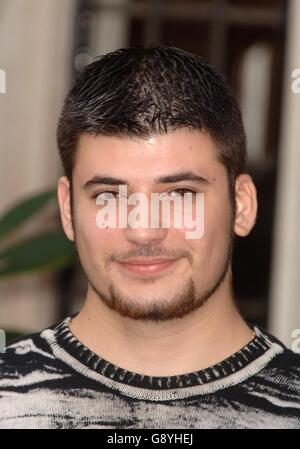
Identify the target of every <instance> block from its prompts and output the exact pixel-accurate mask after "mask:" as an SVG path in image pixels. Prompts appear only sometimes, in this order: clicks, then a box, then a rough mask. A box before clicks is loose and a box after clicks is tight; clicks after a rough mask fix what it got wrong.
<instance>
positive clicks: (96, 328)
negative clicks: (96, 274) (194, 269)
mask: <svg viewBox="0 0 300 449" xmlns="http://www.w3.org/2000/svg"><path fill="white" fill-rule="evenodd" d="M70 329H71V331H72V332H73V334H74V335H75V337H76V338H77V339H78V340H80V341H81V342H82V343H83V344H84V345H85V346H86V347H88V348H89V349H90V350H91V351H93V352H94V353H96V354H98V355H99V356H100V357H102V358H104V359H106V360H107V361H109V362H111V363H113V364H114V365H117V366H119V367H121V368H124V369H126V370H128V371H133V372H136V373H140V374H145V375H149V376H172V375H179V374H184V373H188V372H192V371H197V370H200V369H204V368H208V367H209V366H212V365H214V364H216V363H219V362H221V361H222V360H224V359H225V358H227V357H229V356H230V355H232V354H233V353H235V352H236V351H238V350H239V349H241V348H242V347H243V346H245V345H246V344H247V343H248V342H249V341H250V340H251V334H252V330H251V329H250V328H249V326H248V325H247V324H246V323H245V321H244V320H243V318H242V317H241V315H240V314H239V312H238V310H237V308H236V306H235V304H234V300H233V296H232V292H231V287H230V283H229V281H228V280H225V282H223V284H222V286H220V288H219V289H218V291H217V292H215V294H214V295H212V296H211V297H210V298H209V299H208V301H207V302H206V303H205V304H204V305H203V306H202V307H200V308H199V309H197V310H196V311H194V312H192V313H190V314H188V315H186V316H185V317H183V318H177V319H173V320H168V321H138V320H132V319H130V318H126V317H123V316H121V315H120V314H118V313H117V312H115V311H113V310H111V309H109V308H108V307H107V306H106V305H105V304H104V303H103V302H102V301H101V299H99V298H98V297H97V295H96V293H94V291H93V290H92V289H89V290H88V295H87V299H86V302H85V305H84V307H83V308H82V310H81V311H80V312H79V314H78V315H77V316H76V317H75V318H73V319H72V321H71V323H70Z"/></svg>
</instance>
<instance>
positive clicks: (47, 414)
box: [0, 316, 300, 429]
mask: <svg viewBox="0 0 300 449" xmlns="http://www.w3.org/2000/svg"><path fill="white" fill-rule="evenodd" d="M71 318H72V316H69V317H67V318H65V319H64V320H63V321H62V322H60V323H58V324H55V325H53V326H51V327H48V328H47V329H44V330H43V331H42V332H38V333H35V334H32V335H29V336H27V337H23V338H21V339H19V340H17V341H16V342H15V343H14V344H11V345H9V346H8V347H7V348H6V350H5V351H4V352H3V353H0V428H98V429H99V428H100V429H101V428H102V429H176V428H177V429H196V428H214V429H216V428H227V429H231V428H232V429H238V428H298V429H300V355H299V354H296V353H294V352H292V351H290V350H289V349H287V348H286V347H285V346H284V345H283V344H282V343H281V342H280V341H279V340H277V339H276V338H275V337H274V336H272V335H270V334H269V333H268V332H267V331H266V330H265V329H263V328H261V327H260V326H257V325H254V326H252V328H253V329H254V330H255V331H256V334H257V335H256V337H255V339H254V340H252V341H251V342H250V343H248V344H247V345H246V346H244V347H243V348H242V349H241V350H239V351H238V352H236V353H234V354H233V355H232V356H230V357H228V358H227V359H225V360H224V361H222V362H221V363H217V364H216V365H214V366H211V367H209V368H206V369H202V370H199V371H195V372H190V373H187V374H180V375H177V376H163V377H159V376H147V375H142V374H138V373H134V372H131V371H128V370H126V369H123V368H120V367H118V366H116V365H113V364H112V363H110V362H109V361H107V360H104V359H103V358H101V357H99V356H98V355H96V354H94V353H93V352H91V351H90V350H89V349H88V348H87V347H85V346H84V345H83V344H82V343H81V342H80V341H79V340H77V339H76V338H75V336H74V335H73V334H72V332H71V330H70V328H69V322H70V320H71Z"/></svg>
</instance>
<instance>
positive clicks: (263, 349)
mask: <svg viewBox="0 0 300 449" xmlns="http://www.w3.org/2000/svg"><path fill="white" fill-rule="evenodd" d="M75 315H76V314H75ZM73 316H74V315H72V316H69V317H67V318H65V319H64V320H63V321H62V322H61V323H59V324H58V325H57V326H56V327H55V328H54V329H53V336H52V342H53V343H54V345H55V346H56V347H58V348H62V349H63V350H64V353H65V354H67V355H68V356H71V358H72V360H74V361H75V362H76V361H78V362H80V366H81V367H82V366H83V367H85V371H87V370H88V369H89V370H91V371H92V372H93V373H92V374H93V377H95V373H98V374H100V375H101V376H100V378H103V379H104V380H105V379H107V381H108V382H112V381H115V382H117V383H119V384H124V387H125V386H126V385H127V386H130V387H138V388H142V389H147V390H156V391H157V390H174V389H176V390H178V389H185V388H188V389H191V387H197V386H204V385H207V384H210V383H214V384H215V383H216V382H215V381H222V380H223V381H224V380H226V379H227V378H230V379H232V375H237V376H238V374H239V373H241V372H245V368H247V367H249V368H250V369H249V373H252V374H253V373H255V371H256V368H255V363H256V361H258V360H262V359H263V360H265V361H266V363H267V362H268V361H269V360H268V359H269V358H272V357H273V356H274V355H276V354H277V353H279V352H281V351H282V350H283V348H284V346H283V345H282V344H281V343H280V342H279V341H278V340H277V339H276V338H275V337H273V336H272V335H270V334H268V333H267V332H266V331H265V330H264V329H263V328H261V327H260V326H257V325H252V324H250V323H248V324H249V326H250V327H251V328H252V329H253V330H255V332H256V337H255V338H254V339H253V340H252V341H250V342H249V343H248V344H247V345H245V346H244V347H243V348H242V349H240V350H239V351H237V352H236V353H234V354H232V355H231V356H230V357H228V358H226V359H224V360H223V361H222V362H220V363H217V364H215V365H213V366H211V367H209V368H206V369H201V370H199V371H194V372H189V373H186V374H180V375H175V376H147V375H142V374H138V373H134V372H132V371H128V370H126V369H123V368H121V367H118V366H116V365H114V364H113V363H110V362H109V361H107V360H105V359H103V358H102V357H100V356H99V355H97V354H95V353H93V352H92V351H91V350H90V349H88V348H87V347H86V346H84V345H83V344H82V343H81V342H80V341H79V340H78V339H77V338H76V337H75V336H74V334H73V333H72V331H71V329H70V327H69V323H70V321H71V319H72V318H73ZM268 352H269V353H270V357H268V356H267V353H268ZM257 366H260V367H261V366H262V363H258V365H257ZM73 367H74V363H73ZM251 367H252V368H251ZM81 371H82V369H81ZM102 376H103V377H102ZM242 377H245V376H244V375H243V376H242ZM221 383H222V384H224V382H221ZM192 390H193V389H192Z"/></svg>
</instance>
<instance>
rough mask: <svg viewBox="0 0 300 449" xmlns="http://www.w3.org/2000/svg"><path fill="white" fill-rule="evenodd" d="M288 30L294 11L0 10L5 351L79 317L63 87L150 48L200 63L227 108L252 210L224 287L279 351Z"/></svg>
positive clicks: (290, 181) (292, 51)
mask: <svg viewBox="0 0 300 449" xmlns="http://www.w3.org/2000/svg"><path fill="white" fill-rule="evenodd" d="M299 25H300V1H299V0H290V1H287V0H203V1H202V0H182V1H179V0H148V1H146V0H144V1H143V0H131V1H129V0H0V328H2V329H4V330H5V331H6V332H7V333H8V340H11V339H13V338H14V337H15V336H16V335H23V334H27V333H31V332H34V331H38V330H41V329H42V328H44V327H46V326H48V325H50V324H53V323H55V322H58V321H59V320H61V319H62V318H64V317H65V316H66V315H68V314H69V313H72V312H74V311H76V310H79V308H80V307H81V305H82V302H83V298H84V295H85V289H86V279H85V277H84V274H83V273H82V270H81V268H80V265H79V263H78V261H77V260H76V256H75V253H74V248H73V246H72V245H71V244H70V243H69V242H68V241H67V240H66V239H65V237H64V235H63V233H62V230H61V227H60V221H59V217H58V208H57V207H58V206H57V202H56V196H55V187H56V182H57V178H58V177H59V176H60V175H61V174H62V168H61V165H60V161H59V158H58V152H57V148H56V140H55V132H56V123H57V119H58V114H59V112H60V109H61V106H62V102H63V99H64V96H65V95H66V93H67V91H68V88H69V87H70V83H71V81H72V79H73V77H74V76H75V75H76V72H77V71H78V70H79V69H80V68H81V67H82V66H84V65H86V64H88V63H89V62H91V61H93V59H94V57H95V56H97V55H99V54H103V53H107V52H109V51H113V50H115V49H117V48H121V47H127V46H131V45H136V44H163V45H170V46H175V47H180V48H183V49H185V50H188V51H192V52H194V53H196V54H199V55H201V56H203V57H205V58H206V59H207V60H208V61H209V62H211V63H213V64H214V65H215V66H217V67H218V68H219V70H221V72H222V73H223V74H224V75H225V76H226V77H227V79H228V81H229V83H230V84H231V86H232V87H233V89H234V92H235V94H236V96H237V98H238V100H239V103H240V105H241V108H242V112H243V115H244V121H245V126H246V130H247V135H248V143H249V146H248V151H249V165H250V169H251V175H252V176H253V179H254V181H255V183H256V186H257V190H258V200H259V211H258V219H257V224H256V226H255V228H254V230H253V231H252V233H251V234H250V236H249V237H247V238H245V239H238V241H237V244H236V248H235V252H234V257H233V274H234V290H235V294H236V296H237V298H238V300H239V304H240V307H241V310H242V312H243V314H244V316H245V317H246V318H247V319H248V320H250V321H252V322H256V323H258V324H261V325H263V326H264V327H266V328H267V329H268V330H270V331H271V332H273V333H274V334H275V335H276V336H277V337H279V338H280V339H282V340H283V341H284V342H285V343H286V344H287V345H288V346H289V347H291V344H292V341H293V339H292V332H293V330H294V329H299V328H300V298H299V291H300V266H299V265H300V237H299V234H298V229H300V198H299V194H298V192H300V175H299V170H300V148H299V145H300V93H299V94H297V92H295V89H292V83H293V81H295V80H294V79H293V77H292V74H293V71H294V70H296V69H300V26H299ZM299 78H300V72H299ZM298 85H299V86H300V82H299V83H298ZM299 90H300V88H299Z"/></svg>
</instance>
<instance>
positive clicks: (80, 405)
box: [0, 47, 300, 429]
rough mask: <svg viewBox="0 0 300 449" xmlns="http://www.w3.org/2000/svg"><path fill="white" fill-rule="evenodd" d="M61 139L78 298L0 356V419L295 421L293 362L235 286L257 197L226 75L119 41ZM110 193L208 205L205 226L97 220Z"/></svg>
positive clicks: (147, 423) (298, 369) (66, 118)
mask: <svg viewBox="0 0 300 449" xmlns="http://www.w3.org/2000/svg"><path fill="white" fill-rule="evenodd" d="M57 136H58V147H59V150H60V155H61V158H62V162H63V166H64V169H65V176H63V177H61V178H60V180H59V183H58V199H59V204H60V211H61V218H62V224H63V227H64V230H65V233H66V235H67V237H68V238H69V239H70V240H73V241H75V243H76V247H77V250H78V254H79V258H80V261H81V264H82V267H83V270H84V272H85V274H86V276H87V279H88V288H87V295H86V300H85V303H84V306H83V308H82V310H80V312H79V313H77V314H75V315H73V316H69V317H66V319H65V320H63V322H61V323H58V324H55V325H53V326H51V327H49V328H48V329H45V330H43V331H42V332H40V333H37V334H33V335H30V336H28V337H26V338H22V339H20V340H19V341H17V342H15V343H14V344H12V345H10V346H9V347H8V348H7V349H6V352H5V353H3V354H2V356H1V361H2V364H1V365H0V366H1V376H0V379H1V380H0V410H1V412H0V413H1V417H0V426H1V427H10V428H14V427H15V428H16V427H19V428H20V427H22V428H24V427H38V428H43V427H44V428H55V427H60V428H70V427H97V428H153V429H158V428H176V427H177V428H300V402H299V399H300V356H299V355H297V354H295V353H293V352H292V351H290V350H288V349H287V348H286V347H285V346H284V345H283V344H282V343H281V342H280V341H278V340H277V339H276V338H275V337H273V336H272V335H270V334H268V333H267V332H266V331H265V330H264V329H262V328H260V327H259V326H257V325H251V324H249V323H247V322H246V321H245V320H244V319H243V317H242V316H241V314H240V312H239V310H238V307H237V304H236V301H235V298H234V293H233V290H232V272H231V255H232V249H233V244H234V238H235V236H242V237H244V236H246V235H248V234H249V232H250V231H251V229H252V228H253V226H254V224H255V220H256V213H257V200H256V190H255V186H254V184H253V181H252V179H251V177H250V176H249V174H248V173H247V168H246V139H245V133H244V128H243V124H242V119H241V115H240V111H239V108H238V105H237V103H236V101H235V99H234V97H233V95H232V93H231V90H230V88H229V87H228V85H227V84H226V82H225V81H224V79H223V77H222V76H220V74H218V73H217V72H216V71H215V70H214V69H213V68H212V67H211V66H210V65H209V64H207V63H206V62H205V61H203V59H201V58H200V57H198V56H196V55H193V54H190V53H188V52H186V51H183V50H180V49H178V48H172V47H171V48H169V47H152V48H151V47H150V48H142V47H138V48H127V49H120V50H117V51H115V52H112V53H109V54H107V55H104V56H101V57H99V58H98V59H96V60H95V61H94V62H93V63H91V64H90V65H88V66H87V67H86V68H85V69H84V70H83V71H82V73H81V74H80V75H79V76H78V78H77V79H76V80H75V83H74V85H73V87H72V88H71V90H70V92H69V94H68V96H67V98H66V101H65V104H64V108H63V111H62V114H61V116H60V119H59V124H58V133H57ZM120 186H123V187H124V186H126V188H127V195H124V196H123V200H124V199H127V197H129V196H130V195H131V194H137V193H138V194H140V197H143V198H146V199H147V200H148V202H149V204H150V198H151V200H152V195H153V194H155V193H156V194H160V195H162V197H164V198H173V199H174V198H176V199H178V198H185V196H184V195H182V194H188V195H187V196H189V198H192V206H193V207H194V208H193V211H192V216H193V217H194V216H195V208H196V210H197V206H198V205H199V204H200V202H199V203H198V198H200V199H201V198H202V199H203V198H204V201H203V203H202V204H204V208H203V209H201V211H202V213H201V214H198V213H197V216H196V221H197V222H201V220H202V225H203V232H202V233H200V234H199V236H198V237H197V238H187V232H186V231H187V230H188V229H187V227H188V226H187V225H186V224H185V223H186V222H184V223H183V225H181V226H178V227H176V226H175V220H174V217H175V213H176V211H175V205H173V206H172V208H171V224H170V226H163V225H162V216H163V215H162V214H163V211H162V210H159V213H158V216H159V226H156V227H154V226H153V227H152V226H150V225H148V224H149V221H148V222H147V225H145V222H143V223H142V225H138V226H136V225H135V224H136V222H138V219H137V220H136V221H135V222H134V220H132V221H130V220H129V219H128V222H127V224H128V223H129V226H121V225H120V221H119V222H118V223H117V225H114V223H112V221H109V222H106V225H105V226H102V225H100V224H101V223H100V224H99V221H101V220H100V219H99V220H98V218H99V215H98V214H99V211H100V212H101V211H102V212H103V207H104V203H103V200H104V201H106V202H107V203H105V204H108V199H110V200H112V199H114V200H115V202H111V203H110V208H108V209H107V212H106V213H107V214H108V213H109V212H113V211H115V212H116V211H117V212H118V211H119V212H120V210H121V197H122V195H120V193H119V192H120V190H119V187H120ZM197 194H198V195H197ZM107 195H108V196H107ZM99 204H100V207H99ZM128 204H131V205H133V203H128ZM174 204H175V203H174ZM112 206H114V207H112ZM127 206H128V205H127ZM151 206H152V203H151ZM200 206H201V204H200ZM153 208H154V207H153ZM144 210H145V208H144V209H141V210H140V213H141V212H143V211H144ZM126 212H127V214H128V215H126V217H127V218H128V217H129V214H130V212H132V208H131V207H129V208H128V209H127V211H126ZM198 212H199V211H198ZM179 215H180V214H179ZM118 217H120V215H118ZM103 218H104V214H103V215H102V219H103ZM131 218H132V217H131ZM135 218H137V217H135ZM115 224H116V223H115ZM249 269H250V270H251V267H249Z"/></svg>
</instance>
